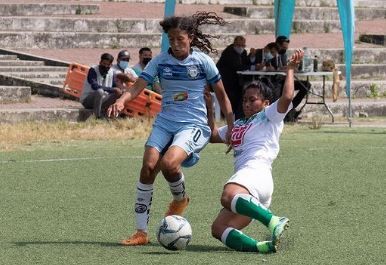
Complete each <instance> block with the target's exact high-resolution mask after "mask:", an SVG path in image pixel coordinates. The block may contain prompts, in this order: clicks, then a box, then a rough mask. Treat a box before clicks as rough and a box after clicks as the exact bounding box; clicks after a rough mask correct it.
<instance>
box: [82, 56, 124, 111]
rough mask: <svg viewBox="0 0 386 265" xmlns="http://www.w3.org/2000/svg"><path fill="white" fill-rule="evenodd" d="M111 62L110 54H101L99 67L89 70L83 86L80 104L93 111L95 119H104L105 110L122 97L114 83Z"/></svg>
mask: <svg viewBox="0 0 386 265" xmlns="http://www.w3.org/2000/svg"><path fill="white" fill-rule="evenodd" d="M113 61H114V57H113V56H112V55H111V54H109V53H104V54H102V55H101V58H100V62H99V65H95V66H92V67H91V68H90V70H89V71H88V74H87V79H86V80H85V82H84V85H83V91H82V94H81V96H80V102H81V103H82V105H83V106H84V107H85V108H86V109H93V112H94V114H95V117H96V118H97V119H99V118H103V117H105V116H106V110H107V108H108V107H109V106H110V105H111V104H113V103H114V102H115V101H116V100H117V98H119V97H120V96H121V95H122V90H121V88H119V87H116V84H115V81H114V70H113V69H112V68H111V66H112V63H113Z"/></svg>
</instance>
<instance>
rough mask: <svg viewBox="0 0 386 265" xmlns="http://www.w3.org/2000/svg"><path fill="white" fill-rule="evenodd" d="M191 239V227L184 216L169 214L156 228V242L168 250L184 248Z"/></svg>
mask: <svg viewBox="0 0 386 265" xmlns="http://www.w3.org/2000/svg"><path fill="white" fill-rule="evenodd" d="M191 239H192V228H191V226H190V224H189V222H188V220H186V219H185V218H184V217H182V216H179V215H169V216H166V217H165V218H164V219H162V221H161V223H160V225H159V227H158V229H157V240H158V242H159V243H160V244H161V245H162V246H163V247H164V248H166V249H168V250H182V249H185V248H186V246H187V245H188V244H189V242H190V240H191Z"/></svg>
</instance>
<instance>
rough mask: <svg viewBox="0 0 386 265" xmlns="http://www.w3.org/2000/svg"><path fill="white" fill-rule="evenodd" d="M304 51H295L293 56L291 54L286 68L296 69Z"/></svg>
mask: <svg viewBox="0 0 386 265" xmlns="http://www.w3.org/2000/svg"><path fill="white" fill-rule="evenodd" d="M303 56H304V51H303V50H302V49H297V50H296V51H295V52H294V54H292V56H291V58H290V59H289V64H288V66H289V67H291V68H297V66H298V65H299V63H300V62H301V60H302V59H303Z"/></svg>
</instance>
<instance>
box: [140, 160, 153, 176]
mask: <svg viewBox="0 0 386 265" xmlns="http://www.w3.org/2000/svg"><path fill="white" fill-rule="evenodd" d="M156 170H157V167H156V164H155V163H151V162H149V161H147V162H144V163H143V165H142V168H141V179H146V180H148V179H152V178H153V175H155V172H156Z"/></svg>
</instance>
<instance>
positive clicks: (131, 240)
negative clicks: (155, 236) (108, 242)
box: [121, 231, 150, 246]
mask: <svg viewBox="0 0 386 265" xmlns="http://www.w3.org/2000/svg"><path fill="white" fill-rule="evenodd" d="M149 242H150V240H149V237H148V236H147V233H145V232H142V231H137V232H135V233H134V234H132V235H131V236H129V237H128V238H127V239H125V240H122V241H121V245H124V246H140V245H146V244H148V243H149Z"/></svg>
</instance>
